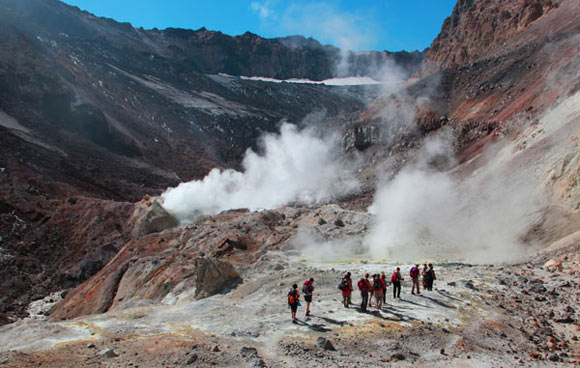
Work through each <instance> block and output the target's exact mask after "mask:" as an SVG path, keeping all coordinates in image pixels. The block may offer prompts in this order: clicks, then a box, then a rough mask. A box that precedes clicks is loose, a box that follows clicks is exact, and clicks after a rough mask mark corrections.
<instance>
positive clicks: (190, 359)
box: [185, 354, 199, 365]
mask: <svg viewBox="0 0 580 368" xmlns="http://www.w3.org/2000/svg"><path fill="white" fill-rule="evenodd" d="M198 358H199V357H198V356H197V354H191V355H190V356H189V357H187V360H186V361H185V364H187V365H190V364H193V363H195V362H196V361H197V359H198Z"/></svg>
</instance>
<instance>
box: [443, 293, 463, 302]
mask: <svg viewBox="0 0 580 368" xmlns="http://www.w3.org/2000/svg"><path fill="white" fill-rule="evenodd" d="M437 293H438V294H439V295H441V296H444V297H446V298H449V299H451V300H455V301H456V302H461V301H462V300H461V299H458V298H456V297H454V296H451V295H450V294H449V293H447V292H443V291H441V290H437Z"/></svg>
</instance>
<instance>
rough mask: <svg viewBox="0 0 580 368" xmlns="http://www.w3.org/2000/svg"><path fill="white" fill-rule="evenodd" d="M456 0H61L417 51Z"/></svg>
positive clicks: (222, 27) (111, 11)
mask: <svg viewBox="0 0 580 368" xmlns="http://www.w3.org/2000/svg"><path fill="white" fill-rule="evenodd" d="M456 1H457V0H408V1H401V0H326V1H317V0H313V1H312V0H311V1H307V0H121V1H119V0H64V2H65V3H68V4H70V5H75V6H78V7H79V8H81V9H82V10H86V11H88V12H90V13H93V14H95V15H98V16H103V17H108V18H113V19H115V20H117V21H120V22H130V23H131V24H132V25H133V26H134V27H143V28H145V29H151V28H159V29H164V28H167V27H175V28H186V29H199V28H202V27H205V28H207V29H209V30H213V31H221V32H223V33H225V34H228V35H232V36H236V35H240V34H243V33H245V32H246V31H250V32H252V33H255V34H258V35H260V36H262V37H266V38H273V37H283V36H289V35H302V36H305V37H313V38H315V39H317V40H318V41H320V42H322V43H323V44H332V45H334V46H337V47H340V48H342V49H349V50H355V51H362V50H381V51H382V50H388V51H400V50H407V51H413V50H423V49H424V48H426V47H429V46H430V44H431V42H432V41H433V39H434V38H435V37H436V36H437V34H439V31H440V30H441V25H442V24H443V20H444V19H445V18H446V17H448V16H449V15H450V14H451V11H452V9H453V6H454V5H455V3H456Z"/></svg>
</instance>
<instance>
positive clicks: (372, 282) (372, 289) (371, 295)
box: [369, 274, 376, 307]
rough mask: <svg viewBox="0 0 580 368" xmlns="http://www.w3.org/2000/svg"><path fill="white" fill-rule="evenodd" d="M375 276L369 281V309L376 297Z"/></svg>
mask: <svg viewBox="0 0 580 368" xmlns="http://www.w3.org/2000/svg"><path fill="white" fill-rule="evenodd" d="M375 276H376V275H375V274H373V275H372V276H371V279H370V281H369V285H370V286H369V307H372V306H373V298H374V297H375Z"/></svg>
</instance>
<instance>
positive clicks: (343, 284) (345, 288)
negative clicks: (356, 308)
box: [338, 272, 352, 308]
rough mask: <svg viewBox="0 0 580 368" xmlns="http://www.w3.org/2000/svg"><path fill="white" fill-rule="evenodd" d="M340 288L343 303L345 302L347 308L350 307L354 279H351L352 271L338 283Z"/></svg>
mask: <svg viewBox="0 0 580 368" xmlns="http://www.w3.org/2000/svg"><path fill="white" fill-rule="evenodd" d="M338 288H339V289H340V291H341V294H342V304H344V307H345V308H348V305H349V304H350V294H351V293H352V281H351V280H350V272H349V273H347V274H346V275H344V277H343V278H342V280H341V281H340V284H338Z"/></svg>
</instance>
